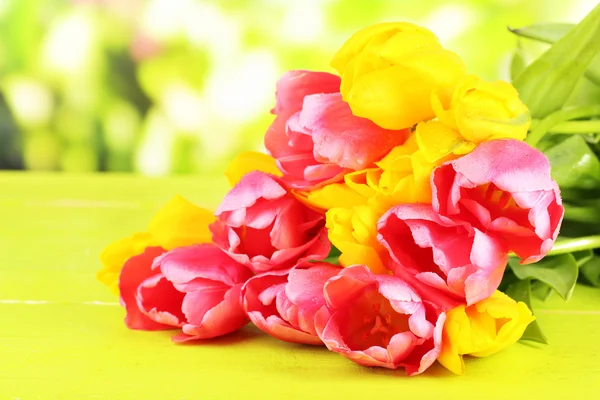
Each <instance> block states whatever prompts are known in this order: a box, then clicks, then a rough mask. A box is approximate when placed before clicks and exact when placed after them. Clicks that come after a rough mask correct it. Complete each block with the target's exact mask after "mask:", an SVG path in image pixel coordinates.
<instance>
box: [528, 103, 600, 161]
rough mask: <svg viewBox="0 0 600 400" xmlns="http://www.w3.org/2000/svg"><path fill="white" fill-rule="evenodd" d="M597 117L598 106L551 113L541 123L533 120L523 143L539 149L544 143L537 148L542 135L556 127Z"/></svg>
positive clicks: (591, 105) (574, 107) (599, 112)
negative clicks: (572, 121) (575, 120)
mask: <svg viewBox="0 0 600 400" xmlns="http://www.w3.org/2000/svg"><path fill="white" fill-rule="evenodd" d="M599 115H600V104H586V105H582V106H573V107H565V108H563V109H561V110H558V111H556V112H553V113H552V114H550V115H548V116H547V117H546V118H544V119H543V120H541V121H540V120H534V121H537V122H536V123H535V125H534V126H533V128H531V131H530V132H529V134H528V135H527V138H526V139H525V141H526V142H527V143H529V145H530V146H535V147H538V148H541V147H542V145H543V144H544V143H543V142H542V143H540V145H539V146H538V142H540V140H541V139H542V138H543V137H544V135H546V133H548V132H549V131H550V130H552V129H553V128H554V127H555V126H556V125H559V124H561V123H563V122H565V121H569V120H574V119H581V118H590V117H596V116H599ZM544 151H545V150H544Z"/></svg>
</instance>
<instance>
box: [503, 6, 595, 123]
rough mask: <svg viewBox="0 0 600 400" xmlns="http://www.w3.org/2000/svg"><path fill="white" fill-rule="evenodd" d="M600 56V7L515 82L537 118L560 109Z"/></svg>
mask: <svg viewBox="0 0 600 400" xmlns="http://www.w3.org/2000/svg"><path fill="white" fill-rule="evenodd" d="M598 52H600V4H599V5H597V6H596V7H595V8H594V9H593V10H592V11H591V12H590V13H589V14H588V15H587V16H586V17H585V18H584V19H583V20H582V21H581V22H580V23H579V24H577V25H576V26H575V27H574V28H573V29H571V30H570V31H569V32H568V33H567V34H566V35H564V36H563V37H562V38H561V39H559V40H558V41H557V42H556V43H554V44H553V45H552V46H551V47H550V48H549V49H548V50H547V51H546V52H545V53H544V54H542V55H541V56H540V57H539V58H538V59H537V60H535V61H534V62H533V63H531V64H530V65H529V66H528V67H527V68H526V69H525V71H523V73H522V74H520V75H519V76H518V77H517V79H515V81H514V85H515V87H516V88H517V90H518V91H519V95H520V96H521V99H522V100H523V101H524V102H525V104H526V105H527V106H528V107H529V110H530V111H531V115H532V117H534V118H543V117H546V116H547V115H549V114H551V113H552V112H554V111H556V110H558V109H560V108H561V107H562V105H563V104H564V103H565V102H566V101H567V99H568V97H569V95H570V94H571V92H572V91H573V88H574V87H575V85H576V84H577V81H578V80H579V79H580V78H581V77H582V76H583V74H584V72H585V70H586V69H587V67H588V66H589V65H590V63H591V62H592V60H593V59H594V57H595V56H596V54H598Z"/></svg>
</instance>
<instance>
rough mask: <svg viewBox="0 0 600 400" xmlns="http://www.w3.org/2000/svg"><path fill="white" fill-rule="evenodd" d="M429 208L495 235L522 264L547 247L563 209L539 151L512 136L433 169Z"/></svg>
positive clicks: (544, 160) (536, 256) (546, 164)
mask: <svg viewBox="0 0 600 400" xmlns="http://www.w3.org/2000/svg"><path fill="white" fill-rule="evenodd" d="M431 185H432V193H433V201H432V205H433V209H434V210H435V211H436V212H437V213H438V214H439V215H440V216H442V217H443V218H445V219H449V220H452V221H455V222H457V223H462V224H464V225H465V226H467V227H472V228H474V229H478V230H479V231H481V232H486V233H487V234H489V235H494V236H496V237H497V238H499V239H500V240H501V241H502V243H503V245H504V246H505V247H506V249H507V250H508V251H513V252H515V254H517V256H519V257H520V258H521V259H522V263H524V264H526V263H532V262H536V261H538V260H540V259H541V258H542V257H544V255H546V254H547V253H548V252H549V251H550V249H551V248H552V246H553V244H554V241H555V240H556V237H557V236H558V232H559V229H560V225H561V222H562V218H563V214H564V208H563V207H562V200H561V197H560V191H559V188H558V185H557V184H556V182H555V181H554V180H553V179H552V178H551V176H550V163H549V162H548V159H547V158H546V156H544V154H543V153H541V152H540V151H538V150H536V149H534V148H532V147H531V146H529V145H527V144H526V143H523V142H520V141H518V140H493V141H489V142H484V143H481V144H480V145H478V146H477V147H476V148H475V150H473V152H471V153H469V154H467V155H465V156H463V157H461V158H459V159H457V160H454V161H451V162H449V163H447V164H445V165H443V166H441V167H439V168H437V169H436V170H435V171H434V172H433V175H432V180H431Z"/></svg>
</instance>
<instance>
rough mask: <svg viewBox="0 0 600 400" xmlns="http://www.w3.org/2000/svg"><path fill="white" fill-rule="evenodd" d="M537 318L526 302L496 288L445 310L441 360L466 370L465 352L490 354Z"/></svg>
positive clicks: (459, 370)
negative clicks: (473, 301)
mask: <svg viewBox="0 0 600 400" xmlns="http://www.w3.org/2000/svg"><path fill="white" fill-rule="evenodd" d="M533 320H535V317H534V316H533V315H532V314H531V311H530V310H529V308H528V307H527V304H525V303H523V302H521V301H520V302H516V301H515V300H513V299H511V298H510V297H508V296H507V295H505V294H504V293H502V292H499V291H496V292H494V294H492V295H491V296H490V297H489V298H487V299H485V300H482V301H480V302H478V303H476V304H473V305H471V306H468V307H465V306H459V307H456V308H454V309H452V310H450V311H448V312H447V313H446V322H445V324H444V330H443V333H442V351H441V353H440V355H439V357H438V361H439V362H440V364H442V365H443V366H444V367H446V368H448V369H449V370H450V371H452V372H454V373H455V374H459V375H460V374H462V373H464V371H465V364H464V360H463V355H470V356H473V357H487V356H491V355H492V354H495V353H497V352H499V351H500V350H503V349H505V348H506V347H508V346H510V345H511V344H513V343H516V342H517V341H518V340H519V339H520V338H521V336H522V335H523V332H524V331H525V328H527V325H529V324H530V323H531V322H533Z"/></svg>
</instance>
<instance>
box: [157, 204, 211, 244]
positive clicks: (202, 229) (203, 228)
mask: <svg viewBox="0 0 600 400" xmlns="http://www.w3.org/2000/svg"><path fill="white" fill-rule="evenodd" d="M214 220H215V217H214V215H213V213H212V212H211V211H209V210H207V209H204V208H201V207H198V206H196V205H194V204H192V203H190V202H189V201H187V200H186V199H184V198H183V197H181V196H175V197H173V198H172V199H171V200H170V201H169V202H168V203H167V204H165V206H164V207H163V208H161V209H160V210H159V211H158V212H157V213H156V215H155V216H154V218H152V220H151V221H150V224H149V225H148V232H149V233H150V234H151V235H152V237H153V238H154V240H155V241H156V243H158V244H159V245H160V246H161V247H162V248H164V249H165V250H171V249H174V248H176V247H182V246H189V245H192V244H198V243H210V242H211V234H210V231H209V229H208V225H209V224H210V223H212V222H213V221H214Z"/></svg>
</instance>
